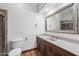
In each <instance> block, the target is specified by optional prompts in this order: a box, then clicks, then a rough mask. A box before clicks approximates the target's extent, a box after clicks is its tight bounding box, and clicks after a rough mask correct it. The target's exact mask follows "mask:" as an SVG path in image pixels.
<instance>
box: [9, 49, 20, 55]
mask: <svg viewBox="0 0 79 59" xmlns="http://www.w3.org/2000/svg"><path fill="white" fill-rule="evenodd" d="M8 55H9V56H20V55H21V48H16V49H13V50H11V51H10V52H9V54H8Z"/></svg>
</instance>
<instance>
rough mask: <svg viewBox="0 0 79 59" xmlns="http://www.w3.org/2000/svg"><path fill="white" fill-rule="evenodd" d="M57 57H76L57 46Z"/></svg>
mask: <svg viewBox="0 0 79 59" xmlns="http://www.w3.org/2000/svg"><path fill="white" fill-rule="evenodd" d="M55 55H56V56H75V55H74V54H72V53H70V52H68V51H66V50H64V49H62V48H60V47H57V46H56V47H55Z"/></svg>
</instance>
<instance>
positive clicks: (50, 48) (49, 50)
mask: <svg viewBox="0 0 79 59" xmlns="http://www.w3.org/2000/svg"><path fill="white" fill-rule="evenodd" d="M37 49H38V50H39V51H40V52H41V53H42V55H43V56H75V54H72V53H71V52H69V51H66V50H65V49H62V48H60V47H59V46H57V45H54V44H51V43H50V42H48V41H46V40H44V39H42V38H40V37H37Z"/></svg>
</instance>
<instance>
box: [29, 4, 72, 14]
mask: <svg viewBox="0 0 79 59" xmlns="http://www.w3.org/2000/svg"><path fill="white" fill-rule="evenodd" d="M68 4H71V3H29V5H31V6H32V7H33V8H34V9H36V12H37V13H39V14H42V15H43V16H48V15H50V14H52V13H54V12H56V11H57V10H59V9H61V8H62V7H64V6H66V5H68Z"/></svg>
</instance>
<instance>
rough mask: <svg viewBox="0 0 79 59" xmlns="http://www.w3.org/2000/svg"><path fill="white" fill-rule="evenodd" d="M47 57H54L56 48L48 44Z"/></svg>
mask: <svg viewBox="0 0 79 59" xmlns="http://www.w3.org/2000/svg"><path fill="white" fill-rule="evenodd" d="M46 55H47V56H54V47H53V45H51V44H50V43H48V42H47V43H46Z"/></svg>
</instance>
